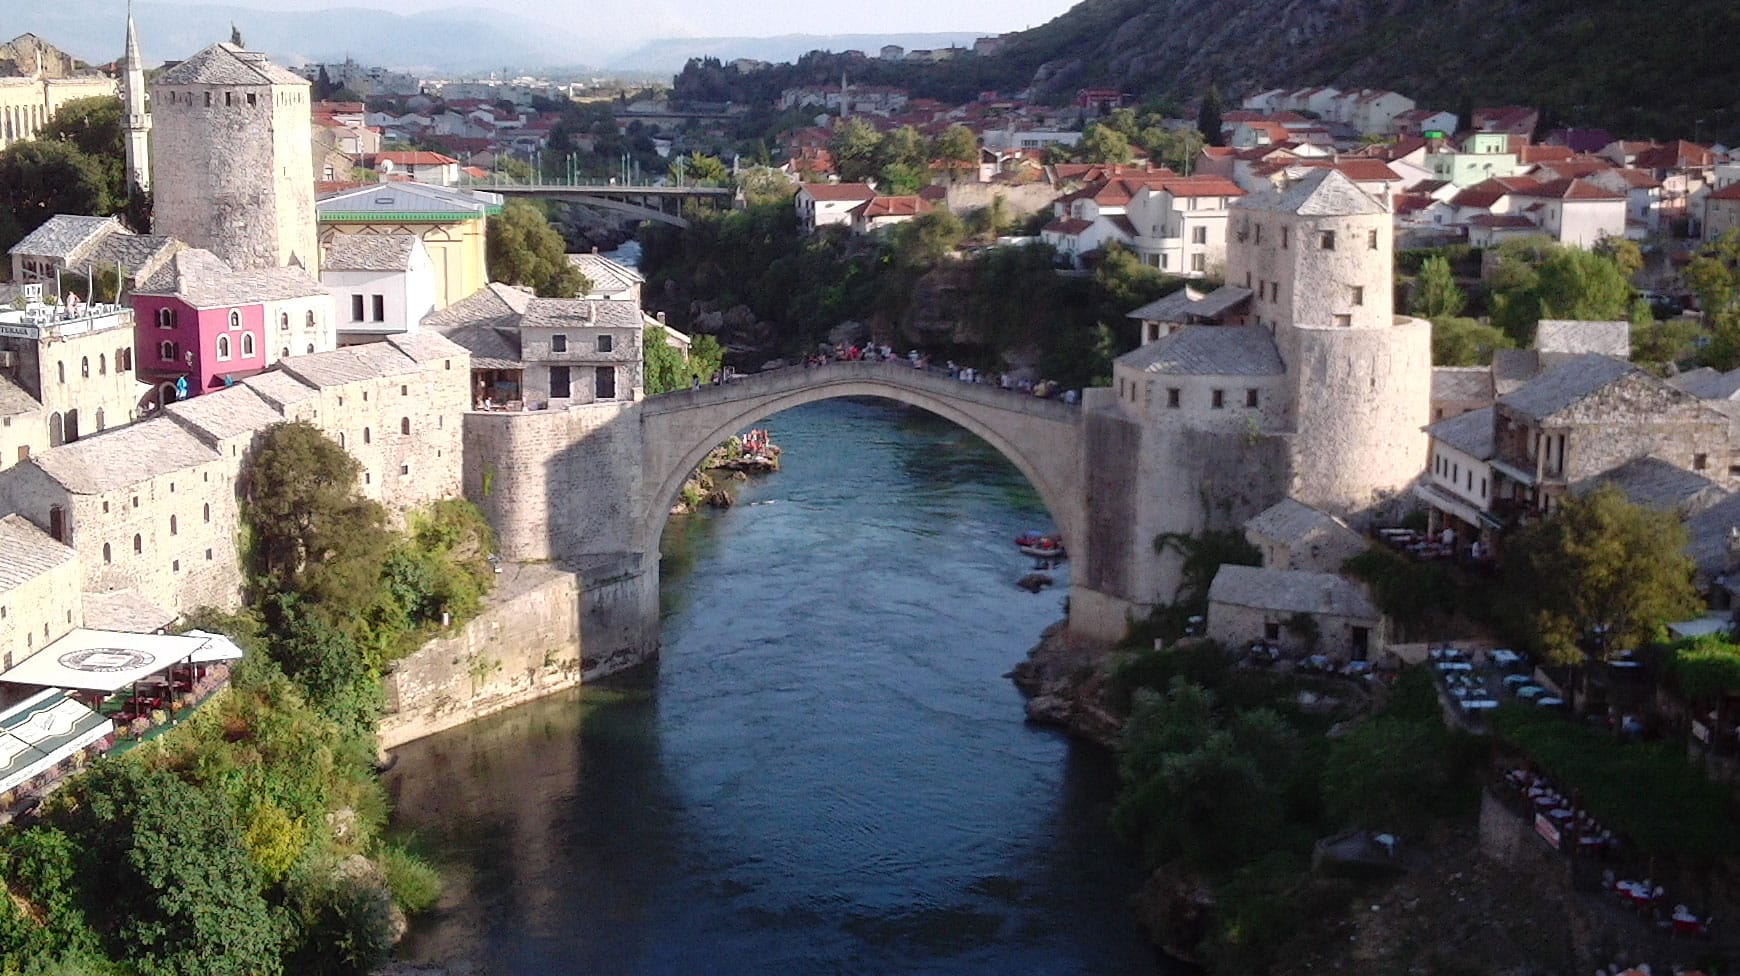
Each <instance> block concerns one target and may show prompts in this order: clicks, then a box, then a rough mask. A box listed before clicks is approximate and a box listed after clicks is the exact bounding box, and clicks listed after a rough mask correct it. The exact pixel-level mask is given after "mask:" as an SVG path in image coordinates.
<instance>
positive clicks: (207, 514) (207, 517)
mask: <svg viewBox="0 0 1740 976" xmlns="http://www.w3.org/2000/svg"><path fill="white" fill-rule="evenodd" d="M205 520H206V521H207V522H210V521H211V503H210V502H206V504H205Z"/></svg>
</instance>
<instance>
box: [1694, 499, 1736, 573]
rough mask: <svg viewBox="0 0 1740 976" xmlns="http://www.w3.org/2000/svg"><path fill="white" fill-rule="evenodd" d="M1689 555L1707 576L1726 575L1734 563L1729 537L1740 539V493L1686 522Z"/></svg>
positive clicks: (1699, 570) (1718, 502) (1720, 501)
mask: <svg viewBox="0 0 1740 976" xmlns="http://www.w3.org/2000/svg"><path fill="white" fill-rule="evenodd" d="M1686 535H1687V536H1688V537H1689V538H1690V541H1689V542H1687V544H1686V555H1688V556H1691V557H1692V562H1694V563H1697V565H1698V572H1700V573H1703V574H1704V575H1705V576H1706V577H1709V578H1711V579H1714V578H1715V577H1717V576H1719V575H1722V574H1723V573H1726V572H1727V571H1728V569H1729V567H1731V566H1733V565H1734V563H1735V559H1734V555H1733V548H1732V547H1733V543H1732V542H1731V541H1730V537H1731V536H1732V537H1734V538H1740V493H1735V494H1732V495H1729V496H1728V497H1726V498H1723V499H1721V500H1719V501H1717V502H1716V503H1715V504H1714V505H1711V506H1710V507H1709V508H1706V509H1704V510H1703V511H1701V512H1699V513H1697V514H1696V515H1693V516H1692V517H1691V518H1690V519H1688V520H1687V521H1686Z"/></svg>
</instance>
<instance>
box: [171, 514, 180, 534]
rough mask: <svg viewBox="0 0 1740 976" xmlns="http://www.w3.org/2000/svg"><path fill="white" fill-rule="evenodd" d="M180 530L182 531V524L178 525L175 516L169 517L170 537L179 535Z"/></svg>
mask: <svg viewBox="0 0 1740 976" xmlns="http://www.w3.org/2000/svg"><path fill="white" fill-rule="evenodd" d="M180 529H181V526H180V524H178V523H177V522H176V521H175V516H173V515H171V516H169V534H170V535H177V534H179V531H180Z"/></svg>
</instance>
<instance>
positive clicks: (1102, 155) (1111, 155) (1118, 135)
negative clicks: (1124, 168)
mask: <svg viewBox="0 0 1740 976" xmlns="http://www.w3.org/2000/svg"><path fill="white" fill-rule="evenodd" d="M1076 155H1078V156H1080V157H1081V159H1082V160H1083V161H1084V162H1089V163H1127V162H1129V161H1130V159H1131V155H1130V140H1129V139H1128V138H1127V137H1126V136H1125V135H1124V134H1123V133H1122V132H1119V131H1118V130H1117V129H1114V128H1112V127H1111V126H1109V125H1101V124H1100V123H1098V122H1090V123H1088V127H1087V128H1086V129H1084V130H1082V136H1081V142H1079V143H1077V144H1076Z"/></svg>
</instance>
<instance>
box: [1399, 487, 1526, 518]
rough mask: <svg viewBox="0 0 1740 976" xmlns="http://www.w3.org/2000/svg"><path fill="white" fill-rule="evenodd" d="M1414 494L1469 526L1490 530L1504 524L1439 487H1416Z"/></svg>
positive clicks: (1489, 513) (1488, 513) (1490, 514)
mask: <svg viewBox="0 0 1740 976" xmlns="http://www.w3.org/2000/svg"><path fill="white" fill-rule="evenodd" d="M1414 494H1415V495H1417V496H1418V497H1419V499H1420V500H1421V501H1423V502H1425V503H1426V504H1428V505H1430V506H1432V507H1433V508H1435V509H1437V510H1439V511H1441V512H1448V513H1450V514H1451V515H1454V516H1456V517H1457V518H1459V519H1461V520H1462V521H1464V522H1467V523H1468V524H1469V525H1473V526H1485V527H1486V528H1489V529H1502V528H1504V523H1503V522H1502V521H1500V520H1499V519H1498V518H1497V517H1495V516H1494V515H1493V514H1492V513H1491V512H1485V511H1482V510H1480V509H1478V508H1475V507H1474V506H1473V505H1471V504H1469V503H1468V502H1466V501H1464V500H1463V499H1461V498H1458V497H1456V496H1455V495H1452V494H1450V493H1449V492H1447V491H1445V490H1444V489H1442V488H1440V487H1438V486H1437V485H1432V484H1425V485H1415V486H1414Z"/></svg>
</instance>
